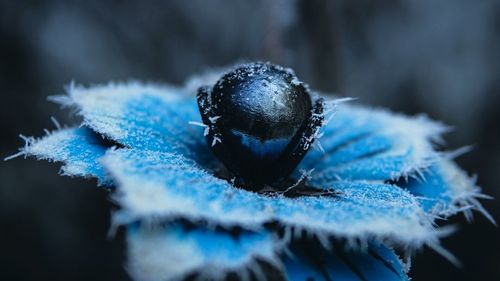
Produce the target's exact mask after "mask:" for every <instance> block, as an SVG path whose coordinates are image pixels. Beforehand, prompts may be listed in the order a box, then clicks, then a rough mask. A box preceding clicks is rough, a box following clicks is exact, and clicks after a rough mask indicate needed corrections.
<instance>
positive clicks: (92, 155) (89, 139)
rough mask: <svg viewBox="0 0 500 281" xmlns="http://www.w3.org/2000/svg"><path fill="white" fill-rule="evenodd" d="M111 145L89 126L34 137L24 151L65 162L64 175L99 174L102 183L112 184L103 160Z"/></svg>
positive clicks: (95, 175)
mask: <svg viewBox="0 0 500 281" xmlns="http://www.w3.org/2000/svg"><path fill="white" fill-rule="evenodd" d="M106 149H107V147H106V146H105V144H104V140H103V139H102V137H100V136H99V135H97V134H96V133H94V132H93V131H92V130H90V129H88V128H71V129H62V130H59V131H56V132H53V133H50V134H49V135H47V136H45V137H43V138H41V139H39V140H35V139H30V140H29V141H28V143H27V145H26V147H25V148H23V151H24V153H25V154H27V155H31V156H35V157H37V158H38V159H45V160H49V161H57V162H63V163H64V165H63V166H62V168H61V172H62V174H63V175H67V176H79V177H95V178H97V179H98V181H99V183H100V184H109V183H110V182H109V179H108V178H107V177H106V176H105V171H104V168H103V167H102V165H101V164H100V163H99V161H98V160H99V158H100V157H102V156H103V155H104V153H105V152H106Z"/></svg>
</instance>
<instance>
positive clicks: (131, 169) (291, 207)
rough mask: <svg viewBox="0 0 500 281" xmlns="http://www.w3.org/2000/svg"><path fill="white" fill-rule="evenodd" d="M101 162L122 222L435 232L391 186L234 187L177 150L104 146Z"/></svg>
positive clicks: (403, 236)
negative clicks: (304, 192) (305, 192)
mask: <svg viewBox="0 0 500 281" xmlns="http://www.w3.org/2000/svg"><path fill="white" fill-rule="evenodd" d="M103 163H104V165H105V167H106V168H107V170H108V171H109V172H110V174H111V176H112V177H113V179H115V180H116V182H117V185H118V187H117V195H116V198H115V199H116V200H117V201H118V202H119V203H120V205H121V206H122V207H123V209H122V213H121V216H120V218H125V219H124V220H123V221H122V223H127V222H128V221H130V220H136V219H148V218H154V217H165V216H166V217H178V216H181V217H185V218H191V219H205V220H208V221H211V222H214V223H218V224H222V225H228V226H230V225H240V226H243V227H245V228H249V229H252V228H255V227H259V226H260V225H262V224H263V223H266V222H271V221H275V220H278V221H280V222H281V223H283V224H285V225H290V226H297V227H299V228H307V229H309V230H312V231H316V232H325V233H328V234H333V235H337V236H343V237H351V238H354V237H356V238H360V239H367V238H368V237H371V236H376V237H390V238H392V239H394V240H395V241H399V242H402V243H406V244H418V243H423V242H427V241H429V240H433V239H435V233H434V231H433V229H432V227H431V223H430V221H429V220H428V218H427V215H426V214H425V213H424V212H423V210H422V209H421V208H420V206H419V204H418V202H417V200H416V199H415V198H414V197H413V196H412V195H410V194H409V193H408V192H406V191H404V190H402V189H400V188H399V187H397V186H392V185H388V184H370V183H361V182H358V183H349V182H338V183H336V185H334V186H332V187H333V188H335V189H336V190H337V191H338V192H340V194H339V195H338V196H337V197H336V198H332V197H299V198H287V197H284V196H281V195H279V196H265V195H262V194H257V193H253V192H249V191H246V190H242V189H238V188H235V187H234V186H232V185H231V184H230V183H228V182H227V181H225V180H221V179H218V178H216V177H214V176H213V175H211V174H210V173H208V172H207V171H205V170H203V169H202V168H200V167H199V166H198V165H197V164H196V163H195V162H194V161H193V160H190V159H187V158H185V157H183V156H181V155H175V154H170V153H161V152H156V151H138V150H130V149H119V150H111V151H108V153H107V154H106V155H105V156H104V157H103Z"/></svg>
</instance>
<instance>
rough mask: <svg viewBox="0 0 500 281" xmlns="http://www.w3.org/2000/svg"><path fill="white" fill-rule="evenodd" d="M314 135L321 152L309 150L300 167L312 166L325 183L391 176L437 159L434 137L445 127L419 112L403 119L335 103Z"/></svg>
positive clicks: (406, 173) (420, 166) (377, 111)
mask: <svg viewBox="0 0 500 281" xmlns="http://www.w3.org/2000/svg"><path fill="white" fill-rule="evenodd" d="M322 130H323V136H322V137H321V138H319V142H320V143H321V146H322V148H323V149H324V151H325V152H324V153H323V152H322V151H311V152H310V153H309V154H308V155H307V156H306V157H305V159H304V161H303V162H302V163H301V165H300V168H302V169H311V168H314V169H315V175H314V176H315V177H317V178H321V179H322V180H325V181H327V180H328V181H330V182H333V181H336V180H372V181H373V180H378V181H384V180H388V179H396V178H398V177H401V176H408V175H412V174H414V173H415V172H416V171H418V170H419V169H423V168H425V167H428V166H429V165H430V164H432V163H433V162H434V161H436V159H437V158H438V154H437V153H436V152H435V151H434V148H433V141H437V140H439V138H440V136H441V134H442V133H443V132H445V131H446V127H444V126H443V125H442V124H440V123H436V122H433V121H430V120H429V119H428V118H426V117H424V116H418V117H406V116H403V115H398V114H393V113H390V112H387V111H384V110H380V109H370V108H364V107H360V106H353V105H348V104H344V103H342V104H339V105H337V106H336V112H335V113H334V115H333V118H331V120H330V121H329V123H328V124H326V125H325V126H324V127H323V129H322Z"/></svg>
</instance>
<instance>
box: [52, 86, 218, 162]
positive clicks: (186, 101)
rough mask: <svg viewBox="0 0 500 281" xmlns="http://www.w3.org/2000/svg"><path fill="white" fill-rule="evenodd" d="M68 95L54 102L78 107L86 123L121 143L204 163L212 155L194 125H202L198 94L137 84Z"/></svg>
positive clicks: (72, 91)
mask: <svg viewBox="0 0 500 281" xmlns="http://www.w3.org/2000/svg"><path fill="white" fill-rule="evenodd" d="M68 92H69V93H68V94H69V95H68V96H59V97H56V98H55V99H56V100H57V101H58V102H60V103H63V104H65V105H70V106H75V107H76V108H77V110H78V113H79V114H80V115H81V116H82V117H83V119H84V121H83V125H85V126H88V127H89V128H91V129H93V130H94V131H96V132H98V133H100V134H102V135H104V136H106V137H108V138H110V139H112V140H114V141H116V142H118V143H120V144H123V145H125V146H128V147H133V148H136V149H144V150H156V151H163V152H170V153H179V154H183V155H187V156H189V157H191V158H194V159H197V160H199V161H203V159H205V160H206V158H207V157H208V156H209V152H208V148H207V146H206V144H205V139H204V138H203V135H202V133H201V134H200V128H197V127H196V126H193V125H191V124H190V122H193V121H194V122H199V121H200V114H199V112H198V105H197V103H196V100H195V97H194V92H193V93H191V94H186V91H185V90H184V89H182V88H179V87H173V86H168V85H163V86H159V85H152V84H141V83H134V82H131V83H126V84H113V83H110V84H108V85H100V86H94V87H89V88H85V87H82V86H75V85H71V86H70V87H69V88H68ZM202 131H203V130H201V132H202ZM210 159H211V160H213V158H210Z"/></svg>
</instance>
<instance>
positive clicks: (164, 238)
mask: <svg viewBox="0 0 500 281" xmlns="http://www.w3.org/2000/svg"><path fill="white" fill-rule="evenodd" d="M220 76H221V75H220V72H218V71H212V72H209V73H207V74H204V75H200V76H196V77H194V78H192V79H190V80H189V81H188V82H187V83H186V84H185V85H184V86H181V87H177V86H172V85H155V84H142V83H138V82H128V83H109V84H106V85H96V86H91V87H83V86H79V85H75V84H73V83H72V84H70V85H69V86H68V87H67V95H63V96H55V97H51V98H50V99H51V100H52V101H55V102H58V103H60V104H61V105H62V106H64V107H72V108H74V109H75V110H76V113H77V114H78V115H79V116H81V117H82V119H83V121H82V123H81V124H79V125H77V126H75V127H64V128H62V127H60V126H59V125H58V124H57V122H55V123H56V125H57V130H55V131H53V132H49V131H46V135H45V136H44V137H42V138H32V137H29V138H27V137H23V138H24V140H25V142H26V145H25V146H24V147H23V148H21V149H20V152H19V153H18V154H16V155H14V156H19V155H24V156H35V157H37V158H38V159H44V160H49V161H57V162H62V163H63V166H62V168H61V174H62V175H67V176H78V177H85V178H96V179H97V181H98V185H100V186H103V187H106V188H109V190H110V197H111V199H112V200H113V201H115V202H116V203H117V204H118V205H119V206H120V209H119V210H118V211H117V212H115V213H114V214H113V221H112V225H113V227H118V226H123V227H125V228H126V230H127V231H126V233H127V266H126V268H127V270H128V272H129V273H130V275H131V276H132V278H133V279H135V280H145V281H149V280H151V281H152V280H182V279H185V278H195V277H198V278H201V279H202V280H204V279H215V280H221V279H224V278H227V277H228V276H229V277H230V278H236V279H241V280H264V279H266V278H269V279H271V278H282V279H288V280H408V279H409V277H408V272H409V269H410V256H411V254H412V253H413V251H414V250H415V249H418V248H420V247H422V246H424V245H427V246H429V247H430V248H432V249H434V250H436V251H438V252H439V253H441V254H443V255H444V256H446V257H447V258H449V259H450V260H452V261H455V259H454V258H453V256H452V255H451V254H449V253H448V252H447V251H446V250H445V249H443V248H442V247H441V246H440V241H439V239H440V237H442V236H443V235H444V234H446V233H447V229H443V228H438V227H437V225H436V223H435V222H436V220H443V219H446V218H448V217H449V216H452V215H455V214H457V213H460V212H462V213H464V214H465V216H466V217H467V218H469V219H470V218H471V212H472V211H473V210H477V211H480V212H481V213H483V214H484V215H485V216H486V217H488V218H490V219H491V217H490V216H489V215H488V214H487V212H486V211H485V210H484V209H483V208H482V206H481V205H480V203H479V202H478V200H477V199H478V198H488V197H487V196H485V195H483V194H481V191H480V188H479V187H477V186H476V185H475V180H474V178H470V177H469V176H467V175H466V173H464V172H463V171H462V170H461V169H460V168H459V167H458V166H457V165H456V164H455V163H454V162H453V158H454V157H455V156H456V155H457V154H459V153H460V152H461V150H458V151H457V152H442V151H439V150H438V148H440V147H441V146H442V144H443V141H442V139H441V136H442V134H443V133H445V132H447V131H448V127H446V126H444V125H443V124H441V123H438V122H435V121H432V120H430V119H429V118H427V117H426V116H423V115H421V116H416V117H407V116H404V115H400V114H394V113H391V112H388V111H386V110H382V109H373V108H366V107H362V106H358V105H353V104H352V103H344V102H341V101H344V100H335V99H331V98H327V97H325V99H329V101H328V102H327V104H330V105H331V107H330V109H331V111H330V113H331V114H333V117H330V118H329V119H330V122H328V123H326V124H324V125H323V126H322V127H321V131H320V134H317V135H316V136H317V138H318V139H317V140H316V141H315V144H316V147H318V148H320V149H316V150H311V151H310V152H309V153H308V154H307V155H306V156H305V158H304V159H303V161H302V162H301V163H300V164H299V167H298V168H297V169H296V170H297V171H311V172H308V173H305V174H304V173H303V174H301V173H300V172H297V171H295V172H294V174H293V177H295V178H296V179H299V178H300V177H301V176H304V175H306V176H307V181H308V183H311V184H313V185H314V186H316V187H320V188H325V189H331V188H333V189H334V190H335V191H337V193H336V196H334V197H325V196H298V197H294V198H290V197H286V196H283V195H280V194H275V195H272V196H269V195H263V194H260V193H255V192H252V191H247V190H245V189H241V188H236V187H235V186H234V185H233V184H232V182H231V181H228V180H224V179H221V178H218V177H216V176H215V172H214V171H216V170H217V169H219V168H220V166H221V164H220V163H219V161H217V160H216V159H215V158H214V156H213V155H212V153H211V151H210V147H209V145H207V143H206V141H205V137H204V128H202V127H197V126H192V125H191V124H200V123H201V120H200V113H199V111H198V106H197V102H196V97H195V93H196V90H197V88H198V87H199V86H202V85H212V84H214V83H215V81H216V80H217V79H218V78H219V77H220ZM320 144H321V145H320ZM399 255H402V258H399ZM270 268H271V269H273V270H269V269H270ZM269 272H274V273H275V276H274V277H270V273H269Z"/></svg>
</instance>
